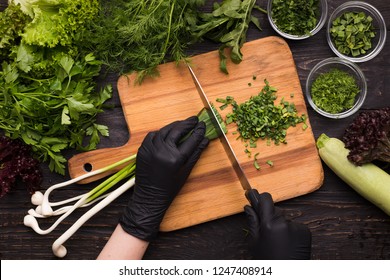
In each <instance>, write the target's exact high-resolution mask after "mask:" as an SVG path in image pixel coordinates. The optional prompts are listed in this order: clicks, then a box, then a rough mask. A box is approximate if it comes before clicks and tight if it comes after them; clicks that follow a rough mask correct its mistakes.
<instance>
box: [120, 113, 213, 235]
mask: <svg viewBox="0 0 390 280" xmlns="http://www.w3.org/2000/svg"><path fill="white" fill-rule="evenodd" d="M191 130H194V131H193V133H192V134H191V136H190V137H189V138H187V139H186V140H185V141H181V140H182V139H183V137H184V136H185V135H187V134H188V133H189V132H191ZM204 133H205V124H204V123H203V122H198V118H197V117H190V118H188V119H186V120H184V121H177V122H174V123H171V124H169V125H167V126H165V127H163V128H162V129H160V130H159V131H155V132H150V133H149V134H148V135H147V136H146V137H145V139H144V141H143V143H142V145H141V146H140V148H139V150H138V153H137V159H136V173H135V186H134V192H133V195H132V196H131V198H130V201H129V204H128V206H127V207H126V209H125V211H124V213H123V215H122V217H121V219H120V221H119V222H120V224H121V226H122V228H123V229H124V230H125V231H126V232H127V233H129V234H131V235H133V236H135V237H138V238H140V239H142V240H146V241H151V240H153V239H154V238H155V237H156V236H157V233H158V230H159V226H160V223H161V221H162V219H163V217H164V214H165V212H166V210H167V209H168V207H169V206H170V204H171V202H172V201H173V199H174V198H175V196H176V194H177V193H178V192H179V190H180V189H181V187H182V186H183V185H184V183H185V181H186V180H187V178H188V176H189V175H190V172H191V170H192V168H193V167H194V165H195V163H196V162H197V161H198V159H199V157H200V155H201V153H202V151H203V150H204V148H206V146H207V144H208V142H209V141H208V140H207V138H205V137H204Z"/></svg>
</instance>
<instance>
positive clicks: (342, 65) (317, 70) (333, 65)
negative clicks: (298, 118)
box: [306, 57, 367, 119]
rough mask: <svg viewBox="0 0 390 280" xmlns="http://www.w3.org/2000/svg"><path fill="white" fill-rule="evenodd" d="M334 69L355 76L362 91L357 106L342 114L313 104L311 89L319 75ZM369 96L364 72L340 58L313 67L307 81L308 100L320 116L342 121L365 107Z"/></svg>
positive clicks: (327, 60)
mask: <svg viewBox="0 0 390 280" xmlns="http://www.w3.org/2000/svg"><path fill="white" fill-rule="evenodd" d="M332 69H338V70H341V71H344V72H347V73H348V74H349V75H351V76H353V77H354V78H355V80H356V83H357V86H358V87H359V89H360V92H359V93H358V94H357V96H356V98H355V104H354V105H353V107H352V108H350V109H348V110H346V111H343V112H341V113H337V114H332V113H329V112H326V111H324V110H322V109H320V108H319V107H317V105H316V104H315V103H314V102H313V100H312V96H311V88H312V84H313V83H314V81H315V80H316V79H317V78H318V76H319V75H321V74H324V73H327V72H329V71H330V70H332ZM366 95H367V82H366V78H365V77H364V74H363V72H362V71H361V70H360V68H359V67H358V66H357V65H356V64H355V63H353V62H351V61H348V60H345V59H342V58H339V57H332V58H327V59H325V60H323V61H321V62H319V63H318V64H317V65H315V66H314V67H313V69H312V70H311V71H310V73H309V76H308V77H307V80H306V98H307V100H308V102H309V104H310V106H311V107H312V108H313V109H314V110H315V111H316V112H317V113H319V114H321V115H323V116H325V117H328V118H332V119H342V118H346V117H349V116H351V115H353V114H354V113H356V112H357V111H358V110H359V109H360V107H361V106H362V105H363V103H364V100H365V99H366Z"/></svg>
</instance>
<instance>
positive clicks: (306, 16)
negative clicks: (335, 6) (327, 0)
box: [271, 0, 320, 35]
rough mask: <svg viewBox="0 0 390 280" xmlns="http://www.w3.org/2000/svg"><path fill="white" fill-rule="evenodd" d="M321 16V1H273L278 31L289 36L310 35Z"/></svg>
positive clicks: (273, 14) (274, 20) (272, 11)
mask: <svg viewBox="0 0 390 280" xmlns="http://www.w3.org/2000/svg"><path fill="white" fill-rule="evenodd" d="M319 15H320V9H319V0H273V1H272V10H271V16H272V20H273V22H274V23H275V25H276V26H277V27H278V29H280V30H281V31H283V32H285V33H287V34H291V35H306V34H310V31H312V30H313V29H314V28H315V27H316V25H317V23H318V18H319Z"/></svg>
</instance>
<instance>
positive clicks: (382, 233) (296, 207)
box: [0, 0, 390, 260]
mask: <svg viewBox="0 0 390 280" xmlns="http://www.w3.org/2000/svg"><path fill="white" fill-rule="evenodd" d="M343 2H345V1H340V0H328V3H329V12H332V11H333V10H334V9H335V8H336V7H337V6H338V5H340V4H341V3H343ZM367 2H369V3H371V4H373V5H374V6H375V7H376V8H377V9H379V11H380V12H381V13H382V15H383V17H384V18H385V20H386V24H387V30H388V31H389V24H390V1H389V0H368V1H367ZM0 3H1V4H0V9H4V8H5V5H6V0H1V1H0ZM258 4H260V6H262V7H265V6H266V1H264V0H262V1H258ZM259 15H260V17H261V25H262V27H263V31H261V32H260V31H257V30H255V29H254V28H253V27H251V28H250V30H249V31H248V37H247V40H248V41H250V40H255V39H258V38H262V37H266V36H270V35H276V33H275V32H274V31H273V30H272V29H271V26H270V25H269V23H268V21H267V18H266V16H265V15H262V14H259ZM389 37H390V36H388V38H387V41H386V45H385V47H384V49H383V50H382V52H381V53H380V54H379V55H378V56H377V57H375V58H374V59H372V60H371V61H368V62H364V63H361V64H359V66H360V67H361V69H362V70H363V72H364V74H365V75H366V78H367V83H368V96H367V99H366V101H365V103H364V105H363V108H362V109H361V110H369V109H374V108H380V107H383V106H390V39H389ZM288 44H289V46H290V48H291V51H292V53H293V56H294V59H295V62H296V66H297V69H298V73H299V78H300V81H301V86H302V89H304V86H305V82H306V78H307V75H308V73H309V71H310V69H311V68H312V67H313V66H314V65H315V64H316V63H318V62H319V61H321V60H322V59H325V58H328V57H334V56H335V55H334V54H333V53H332V51H331V49H330V48H329V47H328V44H327V41H326V35H325V28H323V29H322V30H321V31H320V32H319V33H317V34H316V35H315V36H313V37H312V38H309V39H307V40H303V41H288ZM217 47H218V46H217V45H215V44H212V43H210V42H204V43H202V44H198V45H196V46H193V47H192V48H191V49H189V50H188V53H189V54H199V53H204V52H207V51H211V50H215V49H217ZM244 57H245V54H244ZM117 78H118V77H117V75H110V76H108V77H105V78H104V82H110V83H112V84H113V85H114V86H116V80H117ZM111 103H112V104H114V105H115V107H114V108H113V109H109V110H107V111H106V112H105V113H104V114H103V115H101V116H100V118H99V120H100V122H101V123H104V124H108V125H109V127H110V137H109V138H107V139H103V141H102V142H101V144H100V145H99V148H102V147H116V146H121V145H123V144H124V143H126V141H127V139H128V137H129V134H128V131H127V127H126V124H125V121H124V117H123V114H122V110H121V107H120V103H119V99H118V96H117V92H116V89H115V96H114V98H113V100H112V101H111ZM308 110H309V117H310V122H311V125H312V127H313V130H314V135H315V137H316V138H317V137H318V136H319V135H320V134H321V133H326V134H328V135H329V136H332V137H341V136H342V134H343V132H344V129H345V128H346V126H347V125H348V124H349V123H350V122H351V121H352V120H353V117H354V116H352V117H349V118H346V119H342V120H331V119H327V118H324V117H322V116H320V115H318V114H317V113H315V112H314V111H313V110H312V109H311V108H309V107H308ZM355 116H356V115H355ZM72 154H74V152H69V155H68V156H69V157H70V156H71V155H72ZM42 170H43V172H44V182H43V184H42V188H43V189H46V188H47V187H48V186H50V185H52V184H54V183H58V182H62V181H64V180H65V179H67V178H68V176H66V177H65V178H64V177H62V176H59V175H56V174H54V173H51V172H50V171H49V170H48V168H47V166H46V165H44V164H43V165H42ZM324 172H325V180H324V184H323V186H322V187H321V188H320V189H319V190H317V191H315V192H313V193H310V194H307V195H304V196H301V197H297V198H294V199H291V200H288V201H284V202H280V203H277V206H278V207H280V208H281V209H282V210H283V211H284V213H285V215H286V216H287V217H289V218H291V219H292V220H295V221H297V222H301V223H304V224H307V225H308V226H309V228H310V229H311V231H312V234H313V239H312V259H390V217H389V216H387V215H386V214H385V213H383V212H382V211H381V210H380V209H378V208H377V207H376V206H374V205H373V204H371V203H370V202H368V201H367V200H365V199H364V198H363V197H361V196H360V195H358V194H357V193H356V192H355V191H354V190H352V189H351V188H350V187H349V186H348V185H346V184H345V183H344V182H342V181H341V180H340V179H339V178H338V177H337V176H336V175H335V174H334V173H333V172H332V171H330V170H329V169H328V168H327V167H326V166H325V165H324ZM307 176H310V174H307ZM85 187H86V186H77V185H76V186H73V187H72V188H70V190H69V189H68V190H67V191H62V192H61V193H60V196H66V195H69V194H75V193H77V191H79V190H80V189H82V188H85ZM128 196H129V193H126V194H124V195H122V196H121V197H119V198H118V199H117V200H116V201H114V202H113V203H112V204H111V205H109V206H108V207H106V208H105V209H104V210H103V211H101V212H100V213H98V214H97V215H95V216H94V217H93V218H92V219H90V220H89V221H88V222H87V223H86V224H85V225H84V226H83V227H82V228H81V229H80V230H79V231H77V232H76V234H74V235H73V237H72V238H71V239H69V240H68V241H67V242H66V244H65V245H66V247H67V249H68V254H67V256H66V259H95V258H96V256H97V255H98V254H99V252H100V250H101V249H102V248H103V246H104V245H105V243H106V241H107V240H108V238H109V236H110V234H111V232H112V231H113V229H114V227H115V226H116V224H117V221H118V217H119V215H120V214H121V212H122V210H123V207H124V206H125V205H126V203H127V199H128ZM215 199H218V198H217V197H216V198H215ZM31 207H32V205H31V203H30V195H28V193H27V192H26V190H25V188H24V187H23V186H21V185H20V186H17V188H16V189H14V190H13V191H12V192H11V193H9V194H8V195H6V196H5V197H3V198H2V199H1V200H0V213H1V214H0V217H1V218H0V226H1V229H0V258H1V259H3V260H4V259H56V257H54V255H53V254H52V251H51V245H52V243H53V242H54V241H55V240H56V239H57V238H58V237H59V236H60V235H61V234H62V233H63V232H64V231H65V230H66V229H67V228H69V226H70V225H71V224H72V223H73V222H74V221H75V220H76V219H77V218H78V217H79V216H81V215H82V214H83V213H84V212H85V211H86V210H81V211H78V212H77V213H75V215H72V216H70V217H69V218H68V219H66V220H65V221H64V222H63V223H62V224H61V225H60V226H59V227H58V228H57V229H56V230H54V231H53V232H52V233H51V234H49V235H46V236H40V235H38V234H36V233H35V232H33V231H32V230H31V229H30V228H27V227H25V226H24V225H23V217H24V216H25V215H26V213H27V210H28V209H30V208H31ZM52 222H53V220H50V221H44V223H42V224H41V227H42V228H46V227H49V226H50V225H51V223H52ZM245 228H246V220H245V216H244V214H243V213H241V214H237V215H233V216H229V217H226V218H222V219H219V220H214V221H211V222H207V223H204V224H200V225H196V226H193V227H190V228H186V229H182V230H178V231H175V232H168V233H161V234H160V235H159V237H158V238H157V240H155V241H154V242H152V243H151V244H150V246H149V248H148V250H147V252H146V254H145V256H144V258H145V259H250V258H251V255H250V254H249V252H248V249H247V243H246V240H245V230H244V229H245Z"/></svg>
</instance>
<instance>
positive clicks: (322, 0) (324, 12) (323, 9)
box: [267, 0, 328, 40]
mask: <svg viewBox="0 0 390 280" xmlns="http://www.w3.org/2000/svg"><path fill="white" fill-rule="evenodd" d="M273 1H274V0H268V5H267V11H268V20H269V22H270V24H271V26H272V28H273V29H274V30H275V31H276V32H277V33H278V34H279V35H281V36H282V37H284V38H287V39H291V40H302V39H306V38H309V37H311V36H313V35H314V34H316V33H317V32H318V31H320V30H321V28H322V27H323V26H324V25H325V22H326V18H327V16H328V3H327V2H326V0H319V8H320V15H319V18H318V22H317V25H316V26H315V27H314V28H313V29H312V30H311V31H310V32H309V34H303V35H293V34H288V33H286V32H284V31H282V30H280V29H279V28H278V26H277V25H276V24H275V22H274V20H273V19H272V3H273Z"/></svg>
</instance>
